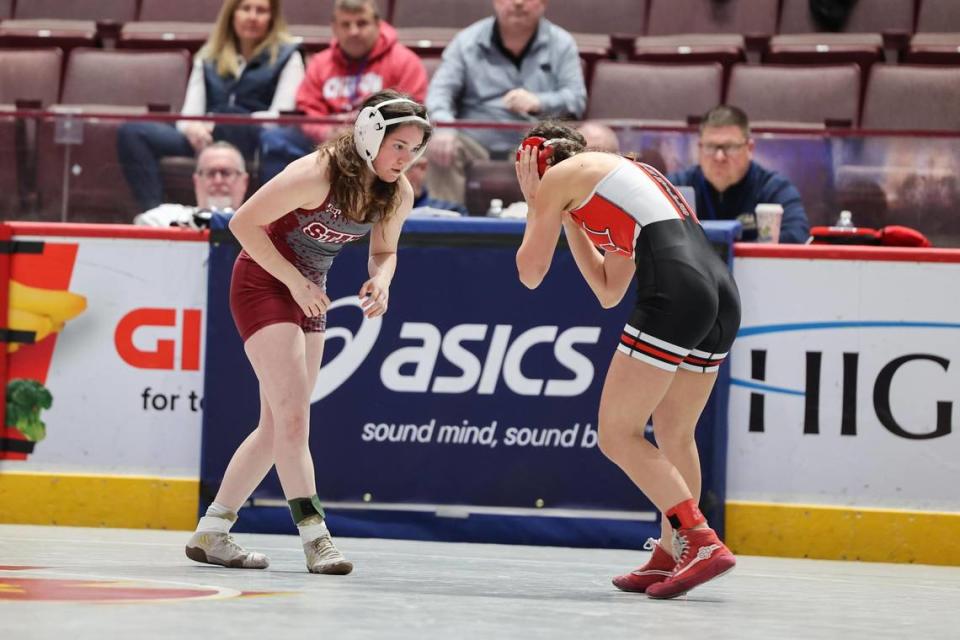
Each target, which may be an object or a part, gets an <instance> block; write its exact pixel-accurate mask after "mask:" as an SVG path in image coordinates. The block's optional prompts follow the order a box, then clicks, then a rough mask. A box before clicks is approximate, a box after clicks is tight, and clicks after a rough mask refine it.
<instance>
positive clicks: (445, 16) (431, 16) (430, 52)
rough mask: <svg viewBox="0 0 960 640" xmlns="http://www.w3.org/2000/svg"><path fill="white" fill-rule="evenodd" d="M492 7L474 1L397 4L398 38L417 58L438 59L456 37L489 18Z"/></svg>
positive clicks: (397, 0)
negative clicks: (434, 57)
mask: <svg viewBox="0 0 960 640" xmlns="http://www.w3.org/2000/svg"><path fill="white" fill-rule="evenodd" d="M491 15H493V6H492V5H491V4H490V3H488V2H476V1H475V0H395V2H394V6H393V26H394V27H396V29H397V38H398V40H399V41H400V42H401V43H403V44H404V45H406V46H408V47H410V48H411V49H413V50H414V51H415V52H417V54H418V55H421V56H435V55H439V54H440V53H441V52H442V51H443V49H444V47H446V46H447V44H449V43H450V41H451V40H452V39H453V37H454V36H455V35H457V33H459V32H460V30H461V29H463V28H464V27H466V26H469V25H471V24H473V23H474V22H476V21H477V20H480V19H482V18H486V17H487V16H491Z"/></svg>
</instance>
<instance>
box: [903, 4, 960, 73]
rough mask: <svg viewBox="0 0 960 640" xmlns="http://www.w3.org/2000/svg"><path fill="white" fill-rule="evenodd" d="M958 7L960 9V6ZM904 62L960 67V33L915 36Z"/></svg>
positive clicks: (911, 40)
mask: <svg viewBox="0 0 960 640" xmlns="http://www.w3.org/2000/svg"><path fill="white" fill-rule="evenodd" d="M957 6H958V7H960V4H958V5H957ZM903 62H906V63H912V64H952V65H960V31H955V32H953V33H918V34H916V35H914V36H913V37H912V38H911V39H910V46H909V47H908V48H907V52H906V53H905V54H904V56H903Z"/></svg>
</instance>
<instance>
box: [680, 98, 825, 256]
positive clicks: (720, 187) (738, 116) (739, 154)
mask: <svg viewBox="0 0 960 640" xmlns="http://www.w3.org/2000/svg"><path fill="white" fill-rule="evenodd" d="M755 144H756V143H755V142H754V140H753V138H752V137H750V123H749V121H748V120H747V114H745V113H744V112H743V111H742V110H740V109H738V108H737V107H732V106H728V105H720V106H718V107H714V108H713V109H711V110H710V111H709V112H708V113H707V114H706V115H705V116H704V117H703V121H702V122H701V123H700V143H699V148H700V151H699V155H700V164H699V165H696V166H693V167H690V168H689V169H685V170H683V171H678V172H675V173H671V174H670V175H669V176H667V178H668V179H669V180H670V182H672V183H673V184H675V185H677V186H681V185H688V186H691V187H693V189H694V191H695V192H696V194H697V202H696V208H697V209H696V210H697V217H699V218H700V219H701V220H740V222H741V223H742V224H743V240H748V241H752V240H756V239H757V219H756V216H755V215H754V210H755V209H756V208H757V205H758V204H760V203H762V202H768V203H776V204H779V205H782V206H783V219H782V221H781V223H780V242H783V243H788V242H792V243H803V242H806V241H807V237H808V236H809V235H810V223H809V222H808V221H807V212H806V211H805V210H804V208H803V202H801V201H800V192H798V191H797V188H796V187H794V186H793V184H791V183H790V181H789V180H787V179H786V178H785V177H784V176H782V175H780V174H778V173H776V172H774V171H770V170H769V169H765V168H763V167H762V166H760V165H759V164H757V163H756V162H754V161H753V149H754V146H755Z"/></svg>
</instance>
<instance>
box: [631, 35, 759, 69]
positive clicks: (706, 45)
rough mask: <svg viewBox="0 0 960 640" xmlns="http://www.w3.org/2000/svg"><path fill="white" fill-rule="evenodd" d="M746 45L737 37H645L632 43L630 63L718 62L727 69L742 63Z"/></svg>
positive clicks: (739, 36) (744, 58)
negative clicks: (637, 61) (632, 61)
mask: <svg viewBox="0 0 960 640" xmlns="http://www.w3.org/2000/svg"><path fill="white" fill-rule="evenodd" d="M746 50H747V47H746V43H745V41H744V38H743V36H742V35H740V34H736V33H717V34H698V33H695V34H686V35H672V36H646V37H642V38H637V39H636V40H634V43H633V54H632V55H631V56H630V58H631V59H632V60H639V61H642V62H676V63H684V64H694V63H699V62H719V63H720V64H722V65H723V66H724V68H729V67H730V66H731V65H732V64H734V63H736V62H741V61H743V60H746Z"/></svg>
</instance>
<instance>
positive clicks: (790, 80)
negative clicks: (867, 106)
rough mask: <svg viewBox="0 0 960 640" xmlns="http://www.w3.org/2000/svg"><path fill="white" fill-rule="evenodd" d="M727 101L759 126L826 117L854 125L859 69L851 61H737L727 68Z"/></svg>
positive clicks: (820, 121) (812, 122)
mask: <svg viewBox="0 0 960 640" xmlns="http://www.w3.org/2000/svg"><path fill="white" fill-rule="evenodd" d="M726 102H727V103H729V104H733V105H736V106H738V107H740V108H741V109H743V110H744V111H745V112H746V113H747V115H748V116H749V117H750V123H751V124H752V125H753V126H757V127H763V126H788V127H798V126H799V127H809V126H813V127H823V126H825V124H826V123H828V122H830V121H834V122H836V123H838V124H839V123H845V124H846V125H847V126H856V124H857V116H858V114H859V111H860V70H859V69H858V68H857V66H856V65H853V64H848V65H840V66H810V67H807V66H780V65H762V66H760V65H745V64H738V65H736V66H734V67H733V70H732V72H731V74H730V82H729V84H728V85H727V99H726Z"/></svg>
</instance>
